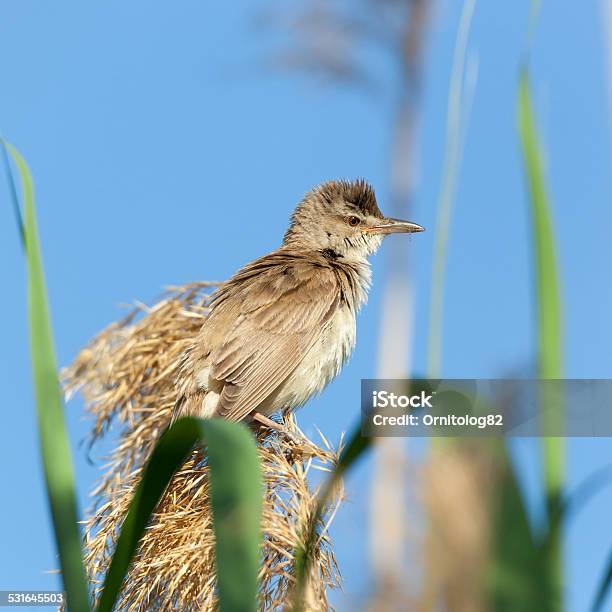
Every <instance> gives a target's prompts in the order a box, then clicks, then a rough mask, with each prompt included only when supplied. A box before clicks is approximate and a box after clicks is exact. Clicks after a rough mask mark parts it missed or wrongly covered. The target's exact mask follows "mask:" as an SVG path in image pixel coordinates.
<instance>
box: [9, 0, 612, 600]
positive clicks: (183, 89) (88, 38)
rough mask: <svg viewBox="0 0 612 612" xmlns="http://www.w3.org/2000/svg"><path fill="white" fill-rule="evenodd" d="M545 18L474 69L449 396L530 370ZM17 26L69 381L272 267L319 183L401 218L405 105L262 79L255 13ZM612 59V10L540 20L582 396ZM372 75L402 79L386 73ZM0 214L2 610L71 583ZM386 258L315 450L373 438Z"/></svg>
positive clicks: (572, 458) (432, 68) (590, 510)
mask: <svg viewBox="0 0 612 612" xmlns="http://www.w3.org/2000/svg"><path fill="white" fill-rule="evenodd" d="M529 4H530V3H529V2H528V1H527V0H520V1H518V2H513V3H499V2H497V3H492V2H482V1H481V2H478V3H477V6H476V12H475V15H474V21H473V27H472V32H471V36H470V49H471V51H472V52H473V53H477V54H478V60H479V74H478V82H477V86H476V90H475V93H474V99H473V105H472V110H471V115H470V121H469V129H468V132H467V138H466V142H465V149H464V155H463V160H462V165H461V171H460V174H459V176H458V183H457V195H456V199H455V203H454V214H453V221H452V226H451V242H450V248H449V265H448V283H447V288H446V300H447V301H446V309H445V336H444V353H443V375H444V376H446V377H497V376H501V375H503V374H505V373H507V372H509V371H515V370H517V369H519V370H524V369H525V368H528V367H529V366H530V364H532V363H533V354H534V333H533V332H534V321H533V294H532V290H531V269H530V243H529V237H530V234H529V217H528V208H527V202H526V199H525V193H524V184H523V176H522V172H521V164H520V157H519V149H518V142H517V134H516V120H515V110H516V89H517V77H518V70H519V65H520V61H521V57H522V50H523V43H524V39H525V31H526V27H527V20H528V13H529ZM459 10H460V4H459V3H458V2H450V1H448V0H447V1H441V2H439V3H437V8H436V11H435V14H434V16H433V20H432V22H431V25H430V31H429V39H428V43H427V50H426V55H425V65H424V82H423V97H422V104H421V121H420V126H419V131H418V149H419V163H418V168H417V184H416V192H415V206H414V213H413V218H414V220H415V221H417V222H419V223H421V224H423V225H424V226H426V227H427V228H430V229H433V227H434V220H435V213H436V202H437V197H438V191H439V183H440V177H441V170H442V161H443V155H444V143H445V135H444V130H445V120H446V100H447V91H448V81H449V73H450V67H451V61H452V52H453V46H454V40H455V35H456V29H457V24H458V17H459ZM0 15H1V16H2V18H1V19H0V78H1V79H2V95H1V96H0V130H1V131H2V133H3V134H4V135H5V137H6V138H7V139H8V140H9V141H11V142H12V143H13V144H15V145H16V146H17V147H18V148H19V149H20V151H21V152H22V153H23V154H24V156H25V157H26V159H27V160H28V163H29V164H30V166H31V168H32V171H33V174H34V177H35V181H36V188H37V196H38V206H39V221H40V227H41V235H42V241H43V250H44V256H45V262H46V273H47V280H48V285H49V291H50V299H51V306H52V313H53V322H54V327H55V333H56V342H57V350H58V355H59V360H60V362H61V363H62V364H66V363H68V362H69V361H70V359H71V358H72V357H73V356H74V355H75V354H76V352H77V350H78V349H79V347H81V346H82V345H83V344H84V343H85V342H86V341H87V340H88V339H89V338H90V337H91V336H92V335H93V334H94V333H95V332H96V331H97V330H99V329H100V328H102V327H103V326H105V325H106V324H107V323H109V322H110V321H112V320H113V319H115V318H117V317H118V316H119V315H120V313H121V310H120V304H125V303H128V302H131V301H132V300H134V299H141V300H146V299H150V298H152V297H154V296H155V295H156V294H157V292H158V290H159V288H160V287H161V286H163V285H165V284H176V283H181V282H186V281H190V280H195V279H224V278H227V277H228V276H229V275H231V274H232V272H234V271H235V270H236V269H237V268H238V267H240V266H241V265H242V264H244V263H246V262H247V261H249V260H250V259H252V258H254V257H256V256H258V255H261V254H263V253H265V252H267V251H269V250H271V249H273V248H275V247H276V246H277V245H278V243H279V242H280V240H281V238H282V234H283V232H284V230H285V227H286V224H287V220H288V217H289V214H290V212H291V210H292V208H293V206H294V205H295V203H296V202H297V201H298V200H299V199H300V198H301V196H302V195H303V193H304V192H305V191H306V190H308V189H309V188H310V187H311V186H313V185H315V184H317V183H319V182H321V181H322V180H324V179H328V178H334V177H355V176H365V177H367V178H368V179H369V180H370V181H371V182H372V183H373V184H374V185H375V187H376V188H377V193H378V196H379V202H380V204H381V208H382V209H383V210H384V209H385V201H386V199H387V197H388V191H387V184H388V180H387V179H388V165H389V154H388V151H389V143H390V139H391V120H390V112H389V110H390V105H389V104H388V102H387V101H386V100H384V99H382V100H376V99H374V98H372V97H369V96H366V95H364V93H363V92H362V91H359V90H353V89H347V88H328V89H319V88H317V87H315V86H314V85H313V83H312V82H311V81H308V80H307V79H305V78H303V77H302V76H297V75H289V74H279V73H278V72H274V71H271V70H270V69H268V68H266V66H265V61H264V60H265V58H266V57H267V53H268V52H269V50H270V49H271V48H273V46H274V45H273V43H272V42H271V41H270V40H269V39H266V35H267V34H266V31H265V30H261V29H258V28H257V27H256V26H255V20H254V17H255V12H254V9H253V6H252V3H248V2H246V1H245V0H240V1H237V2H234V3H231V4H225V5H224V4H220V5H215V6H206V5H205V4H204V3H201V2H197V1H196V0H183V1H182V2H174V3H170V2H160V1H155V2H145V1H144V0H133V1H132V2H129V3H126V2H120V1H118V0H108V1H107V2H90V3H82V2H77V1H75V0H73V1H67V0H58V1H56V2H53V3H47V2H43V1H41V0H37V1H35V0H20V1H19V2H6V3H3V6H2V9H0ZM604 37H605V32H604V30H603V26H602V14H601V5H600V3H598V2H593V3H580V4H578V3H575V2H569V1H558V2H554V3H553V2H550V1H548V2H546V1H545V2H544V3H543V6H542V12H541V15H540V19H539V23H538V28H537V33H536V38H535V44H534V47H533V50H532V74H533V85H534V96H535V102H536V107H537V111H538V118H539V121H540V128H541V135H542V139H543V143H544V145H545V147H546V162H547V172H548V177H549V182H550V191H551V195H552V199H553V214H554V223H555V228H556V231H557V236H558V245H559V259H560V268H561V274H562V291H563V298H564V320H565V346H566V373H567V376H569V377H585V378H598V377H601V378H605V377H610V372H611V371H612V367H611V366H612V363H611V361H612V360H611V359H610V354H609V349H608V347H610V346H611V345H612V323H611V322H610V316H609V313H610V312H612V291H611V290H610V287H609V283H607V278H608V269H609V264H608V262H609V261H610V260H611V257H612V241H610V240H609V227H610V224H611V222H612V212H611V209H610V202H611V201H612V199H611V196H612V191H611V181H610V168H611V162H612V159H611V156H610V145H609V143H610V136H611V130H610V121H609V109H610V106H609V102H608V99H607V93H606V81H605V79H606V58H605V46H604ZM365 53H366V57H365V60H366V61H367V62H368V64H369V65H371V66H374V67H375V68H376V69H377V70H380V72H381V74H385V75H386V76H387V77H388V76H389V74H390V66H389V64H388V61H387V60H386V59H385V58H384V57H380V56H378V55H373V54H372V55H368V53H370V52H369V51H366V52H365ZM2 194H4V195H2ZM0 202H2V203H4V205H2V204H0V258H1V260H2V261H3V262H5V265H4V266H3V268H2V270H3V273H4V281H3V287H4V288H5V289H4V292H5V293H4V298H3V299H2V301H1V303H0V312H1V315H2V317H1V320H2V321H4V322H5V324H4V326H3V342H2V348H1V349H0V360H1V365H2V367H1V368H0V384H1V385H2V388H3V389H4V391H5V394H4V406H5V408H4V414H5V416H4V420H3V423H4V426H3V427H2V429H1V433H0V461H1V462H2V465H3V468H2V471H1V473H0V479H1V480H0V486H1V487H2V490H3V491H4V503H3V504H2V511H1V514H0V516H1V518H2V520H0V541H2V549H3V554H2V555H1V556H0V589H8V588H13V589H15V588H23V589H25V588H41V589H42V588H46V587H49V588H51V587H53V586H55V585H56V584H57V578H56V577H54V576H51V575H49V574H45V573H43V572H44V570H46V569H49V568H52V567H54V564H55V561H54V551H53V542H52V535H51V532H50V526H49V520H48V513H47V508H46V500H45V498H44V494H43V487H42V481H41V472H40V465H39V455H38V448H37V438H36V429H35V423H34V416H33V415H34V411H33V401H32V392H31V388H30V374H29V361H28V352H27V330H26V321H25V285H24V267H23V261H22V256H21V252H20V248H19V244H18V240H17V233H16V231H15V226H14V222H13V219H12V213H11V210H10V207H9V199H8V192H7V191H6V185H5V184H4V181H3V179H2V180H0ZM387 209H388V206H387ZM433 237H434V236H433V231H429V232H427V233H425V234H423V235H419V236H416V237H414V238H413V239H412V240H411V257H412V258H413V261H414V271H413V274H414V283H413V284H414V286H415V288H416V320H415V329H416V338H415V345H414V350H413V363H414V367H415V373H422V372H423V371H424V368H425V362H426V354H425V347H426V340H427V324H428V318H427V314H428V306H429V305H428V296H429V276H430V271H431V255H432V246H433ZM391 239H393V240H395V239H401V238H399V237H393V238H390V240H391ZM384 256H385V249H384V248H383V252H382V254H381V255H378V256H377V257H376V258H375V260H374V287H373V290H372V293H371V298H370V302H369V304H368V306H367V307H366V309H365V310H364V311H363V313H362V315H361V316H360V319H359V321H358V326H359V329H358V345H357V350H356V353H355V355H354V357H353V359H352V360H351V362H350V364H349V365H348V366H347V367H346V368H345V370H344V371H343V373H342V375H341V376H340V378H339V379H338V380H337V381H335V382H334V383H333V384H332V385H331V386H330V387H329V389H328V390H327V391H326V392H325V393H324V394H323V395H322V396H321V397H320V398H317V399H315V400H313V401H312V402H311V403H310V404H309V405H308V406H307V407H306V408H305V409H304V410H303V411H302V412H301V414H300V422H301V424H302V425H303V427H304V429H305V430H306V431H307V432H313V431H314V425H315V424H316V425H317V426H319V427H320V428H321V429H322V430H323V431H324V432H325V433H326V435H328V436H329V437H331V438H332V439H334V438H336V439H337V437H338V436H339V434H340V432H341V431H343V430H346V429H347V428H349V427H350V425H351V424H352V423H353V422H355V420H356V418H357V416H358V406H359V380H360V378H368V377H372V376H373V375H374V372H375V355H376V335H377V329H378V324H379V305H380V295H381V291H380V289H381V288H382V284H381V283H380V281H381V280H382V279H381V277H380V274H377V272H379V271H380V270H381V268H382V265H381V264H382V260H383V258H384ZM80 410H81V407H80V405H79V404H74V405H71V406H69V407H68V411H67V414H68V421H69V426H70V432H71V436H72V439H73V440H74V441H75V445H74V447H75V457H76V469H77V474H78V483H79V487H80V493H81V502H82V506H84V505H85V503H86V494H87V491H88V489H89V488H90V486H91V484H92V483H93V481H94V479H95V477H96V474H97V472H96V470H95V468H92V467H90V466H88V465H87V463H86V462H85V460H84V453H83V452H82V450H79V449H78V445H77V442H78V440H79V439H80V438H82V437H83V436H84V434H85V432H86V431H87V423H86V422H84V421H83V419H82V414H81V412H80ZM609 448H610V444H609V440H608V439H588V440H578V439H575V440H570V442H569V460H568V478H569V486H570V488H572V487H573V486H575V485H576V484H577V483H578V482H580V480H581V479H582V478H583V477H584V476H586V475H587V474H589V473H591V472H592V471H593V470H594V469H596V468H597V467H598V466H602V465H605V464H607V462H608V461H609V456H610V450H609ZM516 456H517V461H518V462H519V465H520V466H521V475H522V478H523V480H524V482H525V486H526V489H527V490H528V491H530V492H531V493H533V491H535V490H536V487H537V483H538V479H537V475H538V467H537V464H536V462H535V458H536V457H535V453H534V447H533V444H531V443H529V442H524V443H520V444H518V445H517V452H516ZM369 475H370V470H369V467H368V466H367V465H364V466H362V467H360V468H359V470H357V471H356V472H355V473H354V475H353V476H352V477H351V478H350V479H349V482H348V487H349V490H350V491H351V492H352V495H351V497H352V503H350V504H347V505H346V507H345V509H344V510H343V514H342V515H340V516H339V517H338V519H337V521H336V526H335V528H334V532H335V536H336V542H337V550H338V559H339V561H340V564H341V568H342V570H343V574H344V577H345V591H346V594H345V595H342V594H339V595H338V596H337V597H336V599H335V601H336V602H337V604H338V606H339V608H340V609H342V608H343V607H344V608H346V607H347V606H348V602H350V601H352V600H353V599H352V598H354V597H359V596H362V595H364V594H366V593H367V590H368V588H369V587H370V586H371V585H370V584H369V582H368V578H367V577H368V575H369V570H368V567H367V562H366V559H367V556H368V553H367V548H366V541H365V540H364V541H361V540H359V539H357V541H356V539H355V538H354V534H355V533H356V532H363V533H365V531H366V529H367V524H368V523H367V521H368V517H367V511H368V508H367V503H366V497H367V491H368V487H369V484H368V478H369ZM532 497H533V496H532ZM611 504H612V493H610V492H609V491H608V492H606V493H605V494H603V495H601V496H600V497H598V498H597V499H596V500H595V501H593V502H591V503H590V504H589V505H588V507H587V508H586V509H585V510H584V511H583V512H582V514H580V515H579V516H578V517H576V518H575V519H574V520H573V523H572V524H571V527H570V529H569V532H568V540H567V551H568V555H567V557H568V558H567V572H568V574H567V576H568V579H567V596H568V602H569V605H568V609H569V610H576V611H578V610H584V609H585V608H586V607H587V604H588V602H589V601H590V598H591V596H592V593H593V589H594V585H595V584H596V580H597V578H598V577H599V573H600V571H601V567H602V564H603V562H604V560H605V559H606V557H607V553H608V551H609V549H610V547H611V546H612V537H610V536H609V530H608V529H607V528H606V527H607V524H608V522H609V519H608V517H609V508H610V505H611ZM532 507H534V508H536V507H537V502H536V501H535V498H533V499H532ZM609 609H612V607H610V608H609Z"/></svg>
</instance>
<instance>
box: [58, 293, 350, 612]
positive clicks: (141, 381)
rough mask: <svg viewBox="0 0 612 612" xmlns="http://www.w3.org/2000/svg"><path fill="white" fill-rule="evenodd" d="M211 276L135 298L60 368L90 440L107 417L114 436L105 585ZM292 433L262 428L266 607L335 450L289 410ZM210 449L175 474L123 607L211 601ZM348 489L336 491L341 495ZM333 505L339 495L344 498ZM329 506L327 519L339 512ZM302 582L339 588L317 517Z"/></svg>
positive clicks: (315, 604) (94, 540) (321, 595)
mask: <svg viewBox="0 0 612 612" xmlns="http://www.w3.org/2000/svg"><path fill="white" fill-rule="evenodd" d="M213 287H214V283H193V284H190V285H186V286H184V287H175V288H171V289H169V290H168V293H167V294H166V295H164V296H163V297H162V298H161V299H160V301H159V302H158V303H157V304H155V305H154V306H153V307H151V308H148V307H146V306H143V305H137V306H136V308H135V309H134V310H133V311H132V312H131V313H130V314H129V315H128V316H127V317H126V318H124V319H123V320H122V321H119V322H116V323H113V324H112V325H110V326H109V327H108V328H106V329H105V330H104V331H102V332H101V333H100V334H99V335H98V336H97V337H95V338H94V339H93V341H92V342H91V343H90V345H89V346H88V347H86V348H85V349H83V350H82V351H81V353H80V354H79V355H78V356H77V358H76V360H75V362H74V364H73V365H72V366H70V368H68V369H67V370H66V371H65V372H64V373H63V381H64V385H65V388H66V391H67V394H68V395H69V396H71V395H73V394H74V393H75V392H77V391H80V392H81V394H82V396H83V398H84V401H85V406H86V409H87V411H88V412H90V413H91V414H92V415H93V417H94V418H95V423H94V426H93V429H92V432H91V440H90V443H91V444H93V443H94V442H95V441H97V440H98V439H100V438H101V437H103V436H104V435H105V434H106V433H107V432H108V431H109V430H110V429H111V426H113V427H115V428H118V429H119V436H118V441H117V443H116V446H115V447H114V449H113V450H112V452H111V454H110V457H109V462H108V463H107V464H106V466H105V472H104V475H103V477H102V479H101V482H100V483H99V485H98V486H97V488H96V489H95V490H94V491H93V493H92V496H93V498H94V503H93V506H92V509H91V512H90V517H89V518H88V520H87V521H86V523H85V555H86V564H87V569H88V573H89V576H90V578H91V580H92V582H93V584H94V586H95V595H96V596H97V595H99V588H100V586H101V579H102V578H103V575H104V572H105V570H106V568H107V567H108V564H109V562H110V558H111V556H112V553H113V550H114V544H115V540H116V537H117V535H118V529H119V528H120V526H121V523H122V521H123V519H124V517H125V514H126V510H127V507H128V505H129V503H130V501H131V499H132V495H133V492H134V488H135V486H136V484H137V482H138V480H139V475H140V472H141V470H142V466H143V464H144V463H145V462H146V460H147V458H148V457H149V455H150V453H151V451H152V449H153V447H154V445H155V443H156V441H157V439H158V438H159V436H160V434H161V433H162V432H163V430H164V429H165V428H166V427H167V425H168V423H169V421H170V419H171V414H172V409H173V406H174V402H175V399H176V392H175V384H176V380H177V376H178V375H179V367H180V362H181V357H182V355H183V353H184V351H185V349H186V348H187V347H189V345H190V343H191V342H192V341H193V338H194V337H195V336H196V333H197V331H198V330H199V328H200V326H201V325H202V322H203V320H204V318H205V317H206V315H207V312H208V304H209V293H208V292H209V291H210V290H211V288H213ZM286 423H287V427H288V428H289V430H290V431H292V432H293V433H295V434H298V435H299V437H300V442H299V443H296V442H295V441H290V440H287V439H286V438H285V437H283V436H278V435H271V434H269V432H268V431H265V430H259V431H258V432H256V433H255V435H256V438H257V442H258V450H259V456H260V459H261V464H262V472H263V479H264V490H265V495H264V501H263V516H262V531H263V538H264V539H263V545H262V551H261V565H260V572H259V579H260V593H259V599H260V601H259V608H260V609H263V610H276V609H282V608H283V607H286V606H287V604H288V601H289V598H290V596H291V591H292V586H293V581H294V579H293V560H294V551H295V550H296V548H297V547H298V546H299V545H301V544H302V541H301V534H303V533H304V532H305V526H306V525H308V521H309V520H312V516H313V515H314V510H315V507H316V491H313V490H312V488H311V487H310V486H309V484H308V475H309V472H310V471H311V470H312V469H319V470H323V471H327V470H329V469H331V468H332V467H333V466H334V465H335V463H336V461H337V458H338V451H337V450H336V449H334V448H332V446H330V444H329V443H328V442H327V441H326V440H325V438H323V437H322V443H321V445H317V444H315V443H314V442H312V441H310V440H307V439H306V438H303V434H302V433H301V432H300V430H299V429H298V427H297V424H296V422H295V420H294V419H293V418H292V417H290V416H289V417H287V418H286ZM208 496H209V482H208V477H207V465H206V461H205V458H204V457H203V456H202V455H201V454H200V453H199V452H194V454H193V455H192V456H191V457H190V458H189V459H188V460H187V462H186V463H185V464H184V465H183V467H182V469H181V470H180V471H179V472H178V473H177V474H176V476H175V478H174V480H173V481H172V483H171V484H170V486H169V488H168V490H167V491H166V493H165V495H164V497H163V499H162V501H161V502H160V504H159V506H158V508H157V509H156V512H155V514H154V517H153V519H152V521H151V524H150V525H149V527H148V528H147V530H146V532H145V535H144V537H143V540H142V542H141V545H140V548H139V551H138V553H137V556H136V558H135V561H134V562H133V563H132V566H131V568H130V571H129V574H128V578H127V580H126V582H125V584H124V587H123V591H122V593H121V597H120V603H119V606H118V608H119V609H121V610H166V609H178V610H213V609H216V607H217V604H216V595H215V571H214V535H213V530H212V515H211V509H210V505H209V499H208ZM340 497H341V495H340V493H339V494H338V496H337V500H339V499H340ZM336 503H339V501H337V502H336ZM333 511H334V509H333V508H332V507H330V508H329V509H328V513H327V515H326V516H325V517H324V522H325V523H327V522H329V521H330V520H331V518H332V517H333ZM319 532H320V533H321V534H322V535H321V537H320V538H319V541H318V544H317V547H316V550H315V553H314V563H313V564H312V571H311V574H310V576H309V581H308V588H307V606H306V607H307V609H310V610H327V609H329V605H328V600H327V591H328V589H330V588H334V587H337V586H339V573H338V568H337V564H336V560H335V558H334V554H333V551H332V548H331V546H330V540H329V536H328V534H327V529H325V525H324V524H323V523H322V524H321V525H320V529H319Z"/></svg>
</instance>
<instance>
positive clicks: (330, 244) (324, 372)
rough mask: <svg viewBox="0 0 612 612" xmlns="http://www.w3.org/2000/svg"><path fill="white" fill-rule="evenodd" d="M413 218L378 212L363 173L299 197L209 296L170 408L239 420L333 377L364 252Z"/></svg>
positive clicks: (360, 281) (303, 395) (358, 296)
mask: <svg viewBox="0 0 612 612" xmlns="http://www.w3.org/2000/svg"><path fill="white" fill-rule="evenodd" d="M422 229H423V228H421V227H420V226H418V225H416V224H414V223H409V222H405V221H400V220H396V219H390V218H387V217H384V216H383V214H382V213H381V212H380V210H379V208H378V205H377V203H376V197H375V195H374V191H373V189H372V188H371V187H370V185H368V184H367V183H366V182H365V181H362V180H359V181H352V182H349V181H330V182H327V183H324V184H322V185H320V186H319V187H317V188H315V189H314V190H312V191H311V192H309V193H308V194H306V196H305V197H304V199H303V200H302V202H300V204H299V205H298V206H297V208H296V210H295V212H294V213H293V215H292V218H291V224H290V226H289V229H288V230H287V232H286V234H285V237H284V241H283V244H282V246H281V247H280V248H278V249H277V250H275V251H273V252H272V253H269V254H268V255H265V256H263V257H261V258H259V259H256V260H255V261H253V262H251V263H249V264H247V265H246V266H245V267H244V268H242V269H241V270H240V271H239V272H237V273H236V274H235V275H234V276H233V277H232V278H231V279H230V280H228V281H227V282H226V283H224V284H223V285H222V286H221V287H220V288H219V289H218V290H217V291H216V292H215V294H214V295H213V299H212V302H211V312H210V315H209V316H208V318H207V319H206V321H205V323H204V325H203V326H202V329H201V330H200V333H199V334H198V336H197V337H196V338H195V339H194V342H193V344H192V346H191V347H190V348H189V349H188V350H187V351H186V354H185V356H184V360H183V364H182V367H181V375H180V377H179V381H180V382H179V399H178V401H177V403H176V406H175V417H177V416H179V415H183V414H195V415H199V416H205V417H212V416H220V417H224V418H227V419H229V420H234V421H240V420H242V419H245V418H246V417H249V418H256V419H257V420H261V421H262V422H267V423H268V424H270V422H269V420H268V419H266V418H265V417H266V416H267V415H270V414H271V413H273V412H275V411H277V410H281V409H284V410H287V409H294V408H297V407H299V406H301V405H302V404H304V403H305V402H306V401H307V400H308V398H309V397H310V396H311V395H313V394H314V393H317V392H319V391H321V390H322V389H323V388H324V387H325V386H326V385H327V383H328V382H329V381H330V380H331V379H332V378H333V377H334V376H336V375H337V374H338V373H339V371H340V369H341V367H342V365H343V363H344V362H345V361H346V359H347V358H348V357H349V355H350V354H351V352H352V350H353V348H354V345H355V316H356V313H357V311H358V310H359V308H360V306H361V305H362V304H363V303H364V301H365V300H366V297H367V290H368V288H369V284H370V267H369V264H368V260H367V258H368V256H369V255H371V254H372V253H373V252H375V251H376V250H377V249H378V247H379V246H380V244H381V242H382V237H383V236H384V235H385V234H389V233H395V232H418V231H422Z"/></svg>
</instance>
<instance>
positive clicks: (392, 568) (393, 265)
mask: <svg viewBox="0 0 612 612" xmlns="http://www.w3.org/2000/svg"><path fill="white" fill-rule="evenodd" d="M408 5H409V11H408V12H407V14H406V16H405V18H404V20H403V23H402V27H401V31H400V33H399V45H398V47H397V61H398V63H399V65H400V76H399V79H398V80H399V83H397V84H396V87H397V91H398V94H397V99H396V102H395V106H396V110H395V117H394V119H393V127H392V130H393V140H392V149H391V152H390V164H391V167H390V170H391V172H390V188H389V192H390V197H391V202H390V204H391V208H392V216H395V217H399V218H402V219H410V218H411V211H412V199H413V194H414V188H415V173H416V168H417V167H418V163H417V150H416V147H415V142H416V131H417V125H418V102H419V98H420V90H421V72H422V55H423V52H424V44H425V32H426V27H427V23H428V19H429V11H430V2H428V1H427V0H416V1H415V0H413V1H411V2H408ZM388 247H389V250H388V252H387V257H386V259H385V264H386V274H385V284H384V287H383V297H382V312H381V319H380V329H379V344H378V365H377V377H378V378H389V379H393V378H407V377H409V376H410V374H411V371H412V369H411V359H410V357H411V355H410V352H411V350H412V345H413V342H414V330H413V324H414V286H413V284H412V281H411V276H410V274H411V268H412V266H411V265H410V258H409V255H410V251H409V244H408V242H407V241H399V240H397V241H393V242H391V243H390V244H389V245H388ZM410 480H411V479H410V474H409V471H408V456H407V453H406V440H404V439H403V438H380V439H378V440H377V441H376V444H375V445H374V475H373V480H372V494H371V502H370V548H371V552H372V569H373V574H374V593H373V597H372V600H371V608H372V609H373V610H377V611H381V612H383V611H386V610H389V611H390V610H394V609H397V606H410V605H412V604H413V602H414V589H415V586H416V585H414V584H410V581H408V580H406V577H407V576H410V575H412V572H410V571H409V567H410V557H411V555H410V553H409V551H410V548H409V544H410V542H409V538H408V532H407V526H408V525H410V523H411V521H410V517H409V516H408V515H407V512H406V507H407V503H408V491H407V485H408V482H409V481H410Z"/></svg>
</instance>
